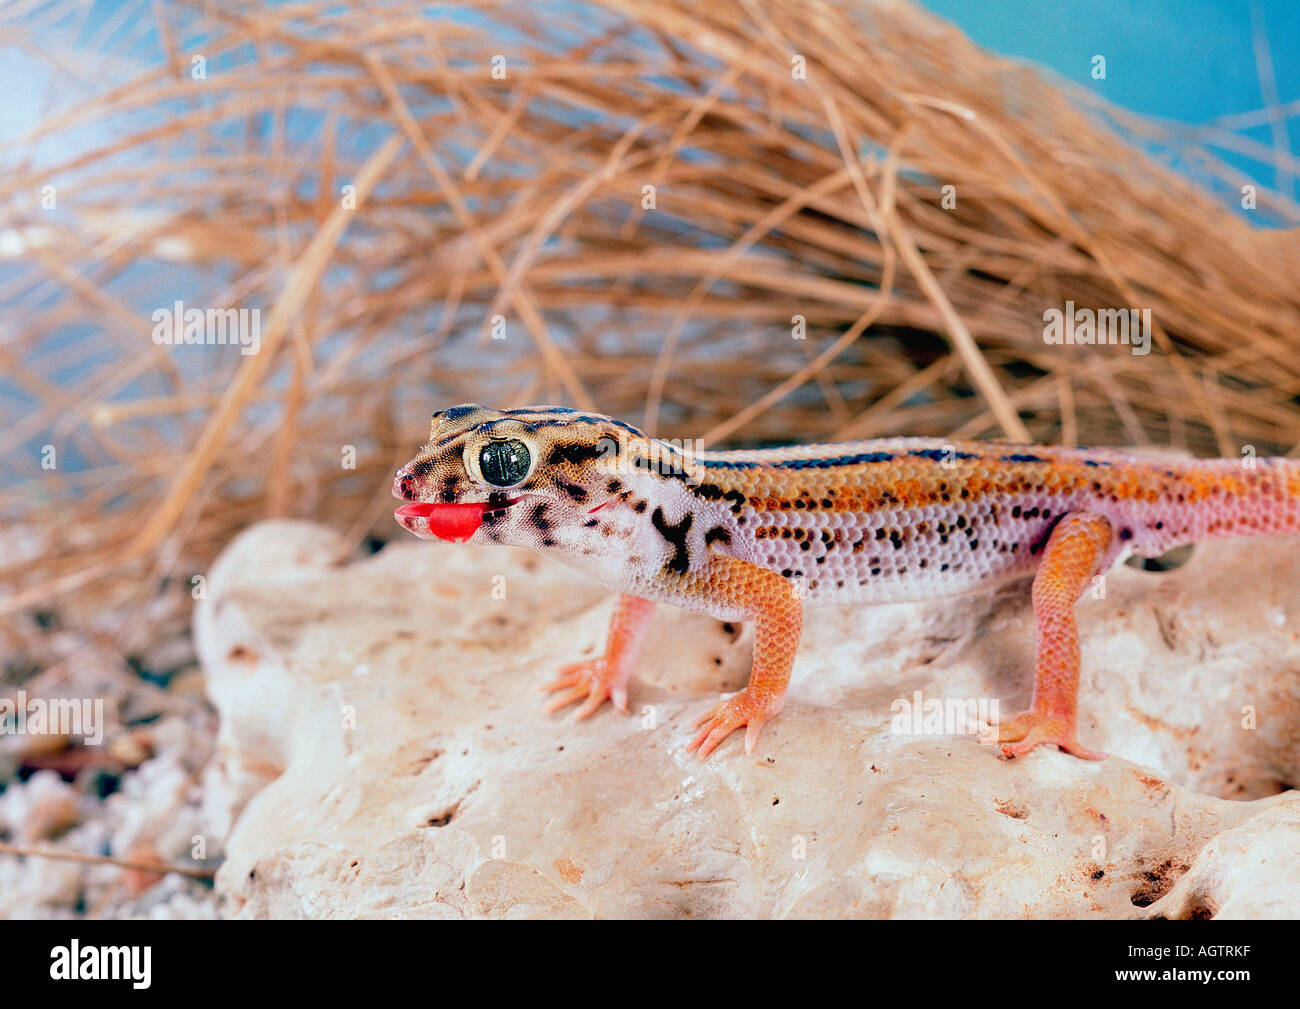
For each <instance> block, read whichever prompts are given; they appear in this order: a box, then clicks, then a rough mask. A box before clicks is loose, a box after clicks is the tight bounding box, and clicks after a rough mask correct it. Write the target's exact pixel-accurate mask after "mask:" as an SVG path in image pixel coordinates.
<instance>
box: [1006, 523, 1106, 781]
mask: <svg viewBox="0 0 1300 1009" xmlns="http://www.w3.org/2000/svg"><path fill="white" fill-rule="evenodd" d="M1110 545H1111V527H1110V522H1108V521H1107V520H1106V518H1105V517H1104V516H1102V515H1091V514H1088V513H1086V512H1084V513H1082V514H1076V515H1071V516H1069V517H1067V518H1065V519H1063V520H1062V521H1061V522H1060V524H1058V525H1057V527H1056V528H1055V529H1053V530H1052V535H1051V536H1050V537H1049V538H1048V540H1047V547H1046V548H1045V549H1044V551H1043V561H1042V564H1041V566H1040V567H1039V569H1038V573H1037V574H1036V575H1035V576H1034V587H1033V601H1034V622H1035V623H1036V624H1037V627H1038V660H1037V663H1036V666H1035V669H1034V698H1033V701H1032V702H1030V707H1029V710H1028V711H1022V712H1021V713H1020V714H1018V715H1016V716H1014V717H1013V718H1012V719H1011V720H1010V721H1009V722H1004V723H1002V724H1001V725H1000V726H999V727H998V742H1000V743H1008V744H1012V743H1013V744H1015V745H1007V746H1003V747H1002V753H1003V754H1004V755H1005V756H1008V757H1016V756H1019V755H1020V754H1022V753H1028V752H1029V751H1030V750H1032V749H1033V748H1034V747H1035V746H1039V745H1040V744H1043V743H1055V744H1056V745H1057V746H1059V747H1060V748H1061V749H1062V750H1065V751H1066V752H1067V753H1072V754H1074V755H1075V756H1076V757H1083V758H1084V759H1086V760H1100V759H1101V758H1102V757H1103V756H1104V754H1101V753H1093V752H1092V751H1090V750H1086V749H1084V748H1083V747H1082V746H1080V745H1079V742H1078V740H1077V739H1075V723H1076V722H1077V721H1078V708H1079V625H1078V623H1077V622H1076V621H1075V619H1074V605H1075V603H1077V602H1078V601H1079V597H1080V596H1082V595H1083V591H1084V589H1086V588H1087V587H1088V584H1089V582H1090V580H1091V579H1092V576H1093V575H1094V574H1096V573H1097V568H1098V566H1099V564H1100V563H1101V559H1102V558H1103V557H1104V556H1105V554H1106V551H1107V550H1108V549H1109V548H1110Z"/></svg>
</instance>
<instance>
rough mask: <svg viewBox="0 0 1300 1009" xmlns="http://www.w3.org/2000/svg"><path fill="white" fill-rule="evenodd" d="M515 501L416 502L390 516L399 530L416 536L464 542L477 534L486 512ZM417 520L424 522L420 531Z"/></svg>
mask: <svg viewBox="0 0 1300 1009" xmlns="http://www.w3.org/2000/svg"><path fill="white" fill-rule="evenodd" d="M519 500H520V499H519V498H513V499H511V500H509V501H501V502H496V501H494V502H491V503H489V502H487V501H471V502H457V503H455V504H439V503H438V502H436V501H416V502H414V503H413V504H407V505H402V507H400V508H398V509H397V510H396V511H395V512H393V517H394V518H395V519H397V521H398V522H400V523H401V524H402V526H403V528H405V529H407V530H409V531H410V532H413V533H415V535H417V536H421V535H423V534H424V533H425V532H427V533H428V535H429V536H430V537H435V538H437V539H440V540H448V541H450V542H452V543H464V542H465V541H466V540H467V539H469V538H470V537H471V536H473V535H474V533H475V532H477V531H478V527H479V526H481V525H482V524H483V516H484V515H486V514H487V513H488V512H498V511H505V510H506V509H507V508H509V507H510V506H511V505H513V504H516V503H518V501H519ZM421 520H423V523H424V524H423V529H422V528H421V524H420V523H421Z"/></svg>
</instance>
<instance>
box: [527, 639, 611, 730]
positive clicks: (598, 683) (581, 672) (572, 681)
mask: <svg viewBox="0 0 1300 1009" xmlns="http://www.w3.org/2000/svg"><path fill="white" fill-rule="evenodd" d="M542 689H543V690H544V691H545V692H546V693H548V694H553V693H555V692H556V691H559V690H563V691H565V693H563V694H560V696H559V697H556V698H553V699H552V700H551V701H550V703H548V704H547V705H546V710H547V711H548V712H556V711H559V710H560V709H561V708H565V707H568V706H569V705H570V704H573V703H575V702H576V701H582V704H581V705H580V706H579V708H578V710H577V711H575V712H574V713H573V717H574V718H575V719H576V720H578V721H581V720H582V719H584V718H586V717H587V716H588V715H592V714H594V713H595V712H596V711H597V710H598V709H599V708H600V706H601V705H602V704H604V703H605V700H606V699H607V698H608V699H610V700H612V701H613V702H614V707H616V708H618V710H619V711H621V712H623V714H625V715H626V714H627V677H626V676H620V675H619V671H618V670H617V669H614V668H613V667H612V666H611V664H610V663H609V662H608V661H607V660H606V659H605V657H604V656H603V655H602V656H599V657H597V658H594V659H587V660H585V661H583V662H574V663H572V664H571V665H567V666H564V667H563V668H562V669H561V670H560V673H559V676H557V677H556V678H555V679H554V680H553V681H551V682H550V683H548V684H547V685H546V686H545V687H543V688H542Z"/></svg>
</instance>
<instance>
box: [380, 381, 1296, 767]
mask: <svg viewBox="0 0 1300 1009" xmlns="http://www.w3.org/2000/svg"><path fill="white" fill-rule="evenodd" d="M393 494H394V496H395V497H397V498H400V499H402V500H403V501H406V502H408V503H407V504H404V505H403V506H401V507H400V508H398V509H397V510H396V512H395V517H396V519H397V521H398V522H399V523H400V524H401V525H402V526H403V527H404V528H405V529H407V530H408V531H410V532H412V533H414V534H415V535H416V536H418V537H421V538H423V539H430V540H449V541H452V542H473V543H482V544H509V545H515V546H522V547H529V548H532V549H534V550H537V551H540V552H541V553H543V554H546V555H548V556H551V557H554V558H555V559H557V560H559V561H561V562H563V563H564V564H566V565H568V566H570V567H572V568H575V569H577V570H579V571H581V572H584V573H585V574H587V575H589V576H591V577H592V578H594V579H596V580H597V581H599V582H601V583H602V584H603V585H605V586H606V587H607V588H609V589H611V590H612V591H614V592H617V593H618V599H617V602H616V604H615V606H614V612H613V617H612V620H611V622H610V627H609V632H608V635H607V639H606V643H605V649H604V652H603V653H602V654H600V655H598V656H596V657H594V658H591V659H588V660H586V661H581V662H576V663H573V664H571V665H567V666H564V667H563V668H561V669H560V670H558V675H557V678H556V679H555V680H554V682H552V683H549V684H547V685H546V687H545V688H544V689H547V690H549V691H550V692H551V693H552V694H555V695H556V696H555V697H553V698H551V700H550V702H549V704H548V705H547V707H548V710H550V711H556V710H559V709H561V708H564V707H566V706H568V705H571V704H578V705H579V707H578V708H577V710H576V712H575V714H576V716H577V717H578V718H580V719H581V718H586V717H587V716H589V715H591V714H593V713H594V712H595V711H597V710H598V709H599V708H600V707H601V705H602V704H603V703H604V702H605V701H606V700H609V701H611V702H612V703H613V705H614V706H615V707H616V708H617V709H618V710H620V711H622V712H624V713H626V712H627V711H628V681H629V677H630V675H631V672H632V669H633V667H634V664H635V662H636V658H637V654H638V652H639V651H640V649H641V647H642V645H643V644H644V642H645V638H646V632H647V629H648V625H649V621H650V617H651V614H652V612H653V610H654V607H655V604H656V603H669V604H672V605H675V606H678V607H682V608H684V609H688V610H693V611H697V612H703V613H708V614H711V615H713V616H714V617H716V618H718V619H720V620H724V621H737V622H739V621H753V622H754V625H755V634H754V645H753V666H752V670H751V673H750V677H749V681H748V684H747V685H746V687H745V688H744V689H743V690H741V691H740V692H738V693H734V694H732V695H730V696H727V697H724V698H723V699H721V700H720V701H719V702H718V704H717V705H716V706H715V707H713V708H712V709H711V710H709V711H706V712H705V713H703V714H702V715H701V716H700V717H699V718H698V719H697V720H696V722H695V726H696V728H697V732H696V734H695V735H694V736H693V738H692V739H691V740H690V741H689V743H688V744H687V750H688V751H698V752H699V753H700V755H701V756H707V755H708V754H709V753H711V752H712V751H713V750H714V749H715V748H716V747H717V746H718V745H719V744H720V743H721V742H722V741H723V740H724V739H726V738H727V737H728V736H729V735H730V734H731V733H732V732H734V731H736V730H737V729H740V728H742V727H744V728H745V738H744V745H745V751H746V752H747V753H748V752H751V751H752V750H753V748H754V746H755V744H756V742H757V741H758V738H759V734H760V732H761V731H762V729H763V726H764V725H765V724H767V723H768V722H769V721H770V720H771V719H773V718H774V717H775V716H776V715H777V714H779V713H780V711H781V709H782V707H783V705H784V702H785V693H786V687H787V684H788V683H789V680H790V673H791V669H792V667H793V665H794V659H795V653H796V650H797V648H798V644H799V636H800V630H801V626H802V622H803V608H804V606H805V605H813V604H823V603H824V604H839V605H857V604H873V603H895V602H906V601H918V600H928V599H932V598H936V597H946V596H960V595H963V594H967V593H970V592H974V591H978V590H982V589H985V588H988V587H991V586H995V585H998V584H1000V583H1003V582H1008V581H1012V580H1016V579H1022V580H1023V579H1028V578H1029V577H1031V576H1032V587H1031V589H1030V595H1031V600H1032V604H1033V612H1034V621H1035V628H1036V638H1037V641H1036V660H1035V671H1034V687H1033V694H1032V698H1031V701H1030V706H1029V708H1028V709H1027V710H1025V711H1023V712H1020V713H1019V714H1016V715H1014V716H1013V717H1011V718H1010V719H1003V720H1000V722H999V725H998V726H997V741H998V744H999V746H1000V747H1001V752H1002V755H1003V756H1005V757H1016V756H1020V755H1022V754H1025V753H1028V752H1029V751H1031V750H1032V749H1033V748H1034V747H1037V746H1040V745H1044V744H1050V745H1055V746H1056V747H1057V748H1059V749H1060V750H1063V751H1065V752H1067V753H1070V754H1073V755H1075V756H1077V757H1081V758H1085V759H1099V758H1101V757H1102V756H1103V754H1100V753H1096V752H1093V751H1091V750H1089V749H1086V748H1085V747H1084V746H1082V745H1081V744H1080V743H1079V741H1078V739H1077V738H1076V730H1077V721H1078V690H1079V666H1080V645H1079V630H1078V624H1077V621H1076V617H1075V604H1076V603H1077V602H1078V601H1079V599H1080V598H1081V597H1082V595H1083V594H1084V593H1085V592H1086V590H1087V589H1088V587H1089V586H1090V584H1091V583H1092V580H1093V579H1094V578H1095V577H1097V576H1099V575H1102V574H1104V573H1105V572H1106V571H1107V570H1108V569H1109V568H1110V567H1111V566H1112V565H1114V564H1116V563H1117V562H1119V561H1121V560H1123V559H1125V558H1126V557H1128V556H1129V555H1137V556H1143V557H1154V556H1159V555H1160V554H1163V553H1165V552H1167V551H1169V550H1171V549H1173V548H1175V547H1178V546H1181V545H1184V544H1188V543H1194V542H1198V541H1202V540H1207V539H1213V538H1220V537H1232V536H1247V535H1256V534H1268V533H1294V532H1297V531H1300V462H1296V461H1294V460H1290V459H1284V458H1258V459H1251V460H1248V461H1243V460H1237V459H1179V460H1165V459H1153V458H1143V457H1140V456H1135V455H1132V454H1128V453H1125V452H1123V451H1120V450H1116V449H1085V448H1069V447H1049V446H1043V445H1018V444H1011V443H1006V442H978V441H955V442H952V441H945V440H943V439H940V438H915V437H906V438H887V439H876V440H870V441H855V442H847V443H840V444H819V445H794V446H790V447H787V448H771V449H751V450H738V451H704V450H699V449H696V448H694V447H692V446H684V445H679V444H675V443H672V442H668V441H663V440H660V439H656V438H652V437H650V436H649V435H647V434H645V433H644V432H642V431H640V430H638V429H637V428H635V427H633V426H632V425H630V424H627V423H624V422H622V421H619V420H615V419H613V418H611V417H606V416H602V415H600V414H597V413H593V412H590V411H584V410H578V409H573V408H569V407H559V406H535V407H525V408H520V409H510V410H492V409H488V408H486V407H483V406H480V405H478V404H474V403H470V404H463V405H460V406H454V407H451V408H449V409H446V410H441V411H439V412H437V413H435V414H434V415H433V418H432V424H431V430H430V437H429V441H428V443H427V444H425V445H424V446H423V447H422V448H421V449H420V451H419V453H418V454H417V455H416V456H415V457H414V458H413V459H412V460H411V461H410V462H408V463H406V464H405V465H404V466H402V467H401V468H399V469H398V470H397V473H396V476H395V477H394V480H393Z"/></svg>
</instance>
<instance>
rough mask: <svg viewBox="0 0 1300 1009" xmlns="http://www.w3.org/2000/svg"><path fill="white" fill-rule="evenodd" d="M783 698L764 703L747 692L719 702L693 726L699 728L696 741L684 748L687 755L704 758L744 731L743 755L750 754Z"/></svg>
mask: <svg viewBox="0 0 1300 1009" xmlns="http://www.w3.org/2000/svg"><path fill="white" fill-rule="evenodd" d="M784 706H785V698H784V697H783V696H778V697H777V698H776V699H775V700H768V701H766V702H764V701H760V700H759V699H758V698H756V697H754V696H753V695H752V694H751V693H750V692H749V691H748V690H742V691H741V692H740V693H738V694H734V695H732V696H731V697H728V698H727V699H726V700H724V701H720V702H719V703H718V706H717V707H715V708H714V709H713V710H712V711H707V712H705V713H704V714H703V715H701V716H700V717H699V718H697V719H695V722H694V724H695V725H699V726H702V727H701V729H700V731H699V732H697V733H696V734H695V738H694V739H692V740H691V741H690V743H689V744H688V745H687V747H686V752H687V753H691V752H692V751H694V750H697V749H698V750H699V751H700V756H701V757H707V756H708V755H709V754H710V753H712V752H713V751H714V750H715V749H716V748H717V746H718V744H719V743H721V742H722V741H723V740H724V739H726V738H727V737H728V736H729V735H731V734H732V733H733V732H735V731H736V730H737V729H739V728H740V727H741V726H742V725H745V726H748V728H746V729H745V752H746V753H750V752H752V751H753V749H754V744H755V743H757V742H758V735H759V733H760V732H762V731H763V726H764V725H766V724H767V723H768V722H769V721H770V720H771V719H773V718H775V717H776V716H777V715H778V714H780V713H781V708H782V707H784Z"/></svg>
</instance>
